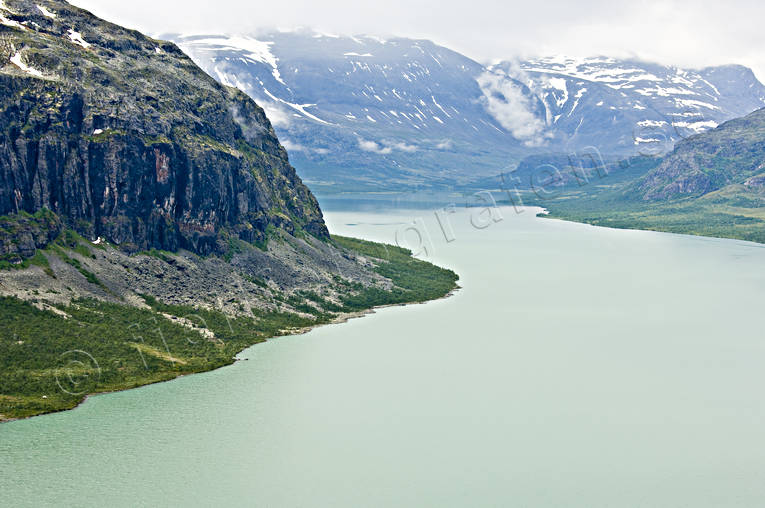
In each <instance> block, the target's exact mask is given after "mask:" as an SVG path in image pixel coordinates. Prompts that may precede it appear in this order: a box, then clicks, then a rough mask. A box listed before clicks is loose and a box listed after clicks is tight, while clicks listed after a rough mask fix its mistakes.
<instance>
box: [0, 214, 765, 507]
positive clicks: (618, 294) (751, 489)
mask: <svg viewBox="0 0 765 508" xmlns="http://www.w3.org/2000/svg"><path fill="white" fill-rule="evenodd" d="M471 213H476V212H475V211H473V212H471V211H470V210H459V211H458V212H457V213H455V214H450V215H448V218H449V221H450V222H451V228H452V229H453V231H450V230H449V227H448V226H446V225H444V230H446V232H447V234H446V235H445V234H444V232H443V230H442V228H441V227H440V226H439V223H438V221H437V220H436V216H435V215H434V214H433V213H432V212H427V211H417V212H406V211H399V212H391V213H388V214H371V213H345V212H344V213H334V214H329V217H328V220H329V223H330V225H331V230H332V231H333V232H335V233H341V234H345V235H353V236H359V237H364V238H369V239H374V240H380V241H386V242H388V243H392V242H394V241H395V238H396V232H397V231H399V238H400V240H402V241H404V240H406V241H412V242H414V241H415V240H417V239H418V234H417V233H415V232H414V231H412V230H409V232H408V233H407V234H402V232H403V231H405V229H404V228H402V226H401V224H402V223H406V222H409V221H411V220H414V219H418V218H422V221H421V222H420V225H419V226H418V227H419V229H420V233H422V236H423V237H424V238H426V239H427V238H428V235H429V240H428V243H429V245H428V247H429V254H430V259H432V260H434V261H435V262H438V263H440V264H443V265H445V266H449V267H451V268H453V269H455V270H456V271H458V272H459V273H460V274H461V276H462V281H461V284H462V286H463V289H462V290H461V291H460V292H459V293H458V294H457V295H455V296H454V297H452V298H449V299H446V300H441V301H437V302H432V303H429V304H426V305H417V306H410V307H396V308H389V309H383V310H381V311H379V312H378V313H377V314H375V315H373V316H368V317H365V318H363V319H358V320H353V321H351V322H349V323H347V324H343V325H337V326H329V327H324V328H320V329H317V330H315V331H313V332H311V333H310V334H307V335H304V336H299V337H287V338H281V339H277V340H273V341H270V342H268V343H266V344H263V345H259V346H256V347H254V348H251V349H250V350H248V351H246V352H244V353H243V354H242V355H241V356H242V358H246V359H247V360H248V361H242V362H239V363H237V364H235V365H234V366H232V367H229V368H225V369H221V370H219V371H216V372H211V373H208V374H202V375H197V376H191V377H187V378H183V379H179V380H176V381H173V382H170V383H165V384H161V385H154V386H149V387H145V388H142V389H138V390H133V391H129V392H123V393H118V394H111V395H105V396H99V397H94V398H92V399H90V400H88V402H87V403H85V404H84V405H83V406H82V407H80V408H79V409H77V410H75V411H70V412H66V413H61V414H56V415H49V416H45V417H40V418H35V419H32V420H28V421H23V422H14V423H10V424H6V425H0V505H2V506H9V507H11V506H12V507H16V506H83V507H86V506H94V507H95V506H99V507H100V506H152V507H154V506H268V507H282V506H311V507H313V506H316V507H360V506H370V507H372V506H386V507H390V506H406V507H426V506H433V507H436V506H437V507H452V506H514V507H516V506H517V507H567V508H570V507H582V508H597V507H612V508H613V507H647V508H659V507H668V508H669V507H671V508H677V507H683V506H687V507H693V508H703V507H710V508H711V507H715V508H719V507H723V506H724V507H726V508H733V507H747V508H748V507H752V508H754V507H758V508H759V507H762V506H765V308H764V307H763V302H765V248H763V247H762V246H758V245H754V244H749V243H745V242H736V241H726V240H715V239H705V238H693V237H685V236H676V235H667V234H660V233H650V232H639V231H618V230H609V229H602V228H595V227H590V226H585V225H580V224H572V223H566V222H561V221H555V220H548V219H538V218H535V216H534V213H533V211H531V210H526V211H524V212H523V213H521V214H516V213H515V212H514V211H513V210H512V209H511V208H506V209H502V216H503V219H502V220H501V221H498V222H491V224H490V225H489V227H487V228H485V229H479V228H476V227H475V226H474V225H473V224H471ZM445 217H447V215H445V214H444V215H442V222H444V223H445ZM487 218H488V216H487V215H485V214H484V215H483V216H479V217H473V221H472V222H475V223H476V224H477V225H478V226H484V225H486V222H485V220H486V219H487ZM494 218H495V219H497V220H499V217H494ZM424 229H427V231H428V234H424V231H423V230H424ZM447 238H448V239H449V240H452V241H450V242H447V241H446V239H447Z"/></svg>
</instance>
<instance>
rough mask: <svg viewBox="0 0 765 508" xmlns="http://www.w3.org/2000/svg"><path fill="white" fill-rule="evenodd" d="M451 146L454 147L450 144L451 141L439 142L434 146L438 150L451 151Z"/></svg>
mask: <svg viewBox="0 0 765 508" xmlns="http://www.w3.org/2000/svg"><path fill="white" fill-rule="evenodd" d="M453 146H454V143H453V142H452V140H451V139H445V140H443V141H441V142H440V143H438V144H437V145H436V148H437V149H439V150H451V149H452V147H453Z"/></svg>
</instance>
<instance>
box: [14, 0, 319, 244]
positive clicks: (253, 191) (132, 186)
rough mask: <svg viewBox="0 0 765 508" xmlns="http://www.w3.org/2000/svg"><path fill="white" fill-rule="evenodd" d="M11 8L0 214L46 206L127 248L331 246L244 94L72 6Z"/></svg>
mask: <svg viewBox="0 0 765 508" xmlns="http://www.w3.org/2000/svg"><path fill="white" fill-rule="evenodd" d="M38 3H39V4H40V5H43V6H44V7H45V8H46V9H47V10H48V11H51V12H53V13H55V16H56V17H55V18H51V17H49V16H46V15H44V14H43V12H42V11H41V10H40V9H39V8H38V7H37V4H38ZM5 5H6V6H7V9H5V10H3V11H2V12H1V14H2V15H3V17H4V18H5V19H6V20H8V21H9V22H10V23H5V24H3V25H0V37H3V38H5V39H6V40H10V41H11V44H12V47H13V49H15V50H16V53H15V58H11V59H10V60H14V62H15V63H14V62H11V61H10V60H6V61H3V62H0V214H3V215H7V214H17V213H19V212H29V213H34V212H37V211H39V210H43V209H49V210H51V211H53V212H55V214H56V215H58V216H60V217H61V218H62V219H63V220H64V221H65V223H66V225H67V226H68V227H71V228H73V229H75V230H77V231H78V232H80V233H81V234H83V235H86V236H89V237H91V238H96V237H99V236H101V237H104V238H106V239H107V240H109V241H110V242H113V243H116V244H119V245H122V246H123V247H124V248H125V249H126V250H128V251H134V250H143V249H149V248H158V249H165V250H177V249H179V248H186V249H189V250H192V251H194V252H197V253H200V254H208V253H212V252H220V251H222V250H224V249H225V248H226V245H227V243H228V240H229V239H230V238H232V237H236V238H240V239H242V240H245V241H248V242H255V241H262V240H263V239H264V238H265V236H266V234H267V229H268V228H269V227H273V228H280V229H284V230H286V231H287V232H289V233H291V234H292V233H295V232H296V231H299V230H302V231H305V232H307V233H309V234H311V235H314V236H316V237H319V238H325V237H327V236H328V232H327V229H326V226H325V225H324V222H323V218H322V214H321V211H320V209H319V206H318V203H317V202H316V200H315V198H314V197H313V196H312V195H311V193H310V191H309V190H308V189H307V188H306V187H305V186H304V185H303V183H302V182H301V180H300V178H299V177H298V176H297V174H296V173H295V170H294V169H293V168H292V166H291V165H290V164H289V161H288V158H287V153H286V152H285V150H284V148H283V147H282V146H281V145H280V143H279V141H278V140H277V138H276V135H275V133H274V131H273V129H272V127H271V124H270V122H269V121H268V119H267V118H266V116H265V114H264V112H263V110H262V109H261V108H260V107H258V106H257V105H256V104H255V103H254V102H253V101H252V100H251V99H249V98H248V97H247V96H245V95H244V94H242V93H241V92H238V91H236V90H234V89H231V88H226V87H224V86H221V85H219V84H218V83H216V82H215V80H213V79H212V78H210V77H209V76H207V75H206V74H205V73H204V72H203V71H201V70H200V69H199V68H198V67H196V65H194V64H193V63H192V62H191V60H189V59H188V58H187V57H185V56H184V55H183V53H182V52H181V51H180V50H178V48H176V47H175V45H173V44H171V43H167V42H162V41H156V40H153V39H150V38H148V37H145V36H143V35H141V34H139V33H137V32H134V31H131V30H126V29H124V28H121V27H118V26H115V25H112V24H109V23H106V22H104V21H102V20H100V19H98V18H96V17H94V16H92V15H91V14H89V13H88V12H86V11H83V10H81V9H78V8H75V7H73V6H70V5H69V4H67V3H66V2H61V1H44V2H27V1H22V0H8V1H6V2H5ZM9 25H13V26H9ZM73 27H76V30H77V32H75V33H74V34H73V33H72V32H73V30H74V28H73Z"/></svg>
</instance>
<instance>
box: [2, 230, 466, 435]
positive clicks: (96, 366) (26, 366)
mask: <svg viewBox="0 0 765 508" xmlns="http://www.w3.org/2000/svg"><path fill="white" fill-rule="evenodd" d="M62 237H63V238H61V239H59V240H57V241H56V242H55V243H54V244H53V247H51V250H50V252H49V254H52V255H56V256H61V257H62V258H68V259H73V258H72V257H71V256H69V255H67V254H66V253H67V252H72V251H71V250H68V249H81V248H83V247H82V245H83V244H82V243H81V242H79V241H78V238H76V237H70V236H68V235H62ZM334 241H335V242H336V243H337V244H338V245H339V246H342V247H343V248H346V249H348V250H351V251H356V252H357V253H359V254H361V255H363V256H364V257H367V258H368V259H370V261H372V262H373V263H375V264H376V269H375V270H376V271H377V272H378V273H379V274H381V275H383V276H384V277H386V278H388V279H389V280H390V281H391V282H392V283H393V284H394V286H395V287H394V288H393V289H392V290H391V291H386V290H383V289H380V288H370V287H364V286H361V285H360V284H354V283H351V282H348V281H346V280H344V279H341V278H339V277H338V278H337V280H336V286H337V287H336V289H339V290H340V294H342V295H344V296H343V301H342V302H334V301H331V300H330V299H328V298H327V297H325V296H322V295H320V294H319V293H317V292H315V291H298V292H296V293H294V294H291V295H282V294H279V293H278V292H277V293H276V296H275V301H276V302H277V303H278V304H279V306H280V307H281V308H282V309H283V310H281V311H269V312H267V311H262V310H253V311H252V312H250V313H243V314H242V315H239V316H237V317H230V316H227V315H225V314H223V313H222V312H218V311H214V310H210V309H206V308H193V307H188V306H181V305H168V304H165V303H162V302H160V301H158V300H156V299H155V298H152V297H150V296H144V300H145V302H146V304H147V307H146V308H137V307H133V306H127V305H118V304H114V303H107V302H102V301H97V300H92V299H88V300H84V299H82V300H77V301H74V302H72V303H71V304H69V305H55V306H54V305H52V304H50V303H46V302H45V301H44V297H43V296H40V300H39V301H36V302H25V301H21V300H19V299H16V298H10V297H3V298H0V421H2V420H3V419H9V418H24V417H28V416H33V415H38V414H43V413H49V412H54V411H61V410H66V409H71V408H73V407H75V406H76V405H78V404H79V403H80V402H82V400H83V399H84V397H85V396H87V395H88V394H94V393H103V392H110V391H117V390H125V389H129V388H134V387H137V386H142V385H146V384H150V383H156V382H161V381H167V380H170V379H174V378H176V377H178V376H181V375H185V374H193V373H197V372H204V371H208V370H212V369H216V368H219V367H222V366H225V365H228V364H231V363H232V362H233V361H234V358H235V356H236V354H237V353H239V352H240V351H242V350H243V349H245V348H247V347H249V346H251V345H254V344H257V343H259V342H262V341H264V340H266V339H268V338H270V337H275V336H279V335H285V334H291V333H296V332H298V331H301V330H303V329H305V328H308V327H312V326H316V325H320V324H325V323H329V322H331V321H333V320H334V319H336V318H337V317H338V315H339V314H340V313H350V312H358V311H363V310H367V309H370V308H372V307H374V306H380V305H388V304H403V303H413V302H422V301H425V300H430V299H435V298H440V297H443V296H445V295H446V294H448V293H449V292H450V291H452V290H453V289H454V288H456V281H457V275H456V274H454V272H451V271H449V270H445V269H442V268H438V267H436V266H433V265H431V264H429V263H426V262H423V261H419V260H416V259H413V258H412V257H411V256H410V253H409V252H408V251H406V250H403V249H399V248H396V247H392V246H385V245H380V244H375V243H372V242H365V241H361V240H353V239H350V238H335V239H334ZM78 253H79V254H82V255H84V254H85V252H78ZM152 254H153V255H155V256H156V257H157V258H158V259H162V258H163V257H165V256H166V254H164V253H160V252H154V253H152ZM42 258H43V259H45V257H44V256H42ZM32 259H37V257H35V258H32ZM263 284H265V282H263ZM286 305H289V307H283V306H286ZM177 318H180V319H177Z"/></svg>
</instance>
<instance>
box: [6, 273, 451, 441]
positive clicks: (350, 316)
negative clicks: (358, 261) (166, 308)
mask: <svg viewBox="0 0 765 508" xmlns="http://www.w3.org/2000/svg"><path fill="white" fill-rule="evenodd" d="M462 289H463V288H462V286H460V285H459V284H457V286H456V287H455V288H454V289H452V290H451V291H449V292H448V293H447V294H445V295H444V296H441V297H439V298H434V299H432V300H426V301H422V302H410V303H392V304H386V305H378V306H376V307H371V308H369V309H366V310H360V311H356V312H347V313H342V314H338V315H337V316H336V318H335V319H333V320H332V321H330V322H327V323H320V324H316V325H314V326H308V327H304V328H297V329H294V330H290V329H287V330H284V332H287V333H284V334H283V335H275V336H273V337H268V338H266V339H264V340H262V341H260V342H257V343H255V344H251V345H249V346H247V347H245V348H243V349H242V350H240V351H238V352H236V354H234V356H233V357H232V359H231V362H230V363H227V364H226V365H221V366H220V367H215V368H211V369H208V370H202V371H199V372H193V373H189V374H180V375H178V376H175V377H173V378H171V379H165V380H162V381H154V382H151V383H146V384H142V385H138V386H134V387H131V388H126V389H124V390H110V391H103V392H94V393H89V394H87V395H85V396H84V398H83V399H82V400H81V401H80V402H79V403H77V405H75V406H74V407H71V408H66V409H60V410H57V411H50V412H47V413H40V414H37V415H32V416H27V417H24V418H7V419H3V418H2V415H0V426H2V425H4V424H6V423H12V422H20V421H26V420H31V419H33V418H40V417H43V416H49V415H54V414H57V413H64V412H67V411H74V410H75V409H78V408H79V407H80V406H82V405H83V404H85V403H86V402H87V401H88V399H90V398H92V397H98V396H101V395H110V394H114V393H120V392H126V391H129V390H137V389H140V388H144V387H146V386H152V385H158V384H162V383H170V382H173V381H176V380H178V379H181V378H184V377H187V376H195V375H198V374H205V373H208V372H215V371H216V370H220V369H225V368H226V367H230V366H232V365H234V364H236V363H238V362H240V361H242V360H241V359H240V358H239V355H241V354H242V353H243V352H244V351H247V350H248V349H250V348H252V347H257V346H259V345H261V344H265V343H266V342H269V341H272V340H274V339H279V338H284V337H296V336H300V335H306V334H308V333H310V332H312V331H313V330H316V329H318V328H321V327H324V326H332V325H342V324H345V323H348V322H349V321H352V320H354V319H361V318H364V317H367V316H370V315H372V314H377V311H379V310H382V309H389V308H393V307H409V306H414V305H427V304H429V303H432V302H437V301H441V300H446V299H449V298H451V297H453V296H454V295H456V294H457V293H458V292H460V291H461V290H462Z"/></svg>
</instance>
